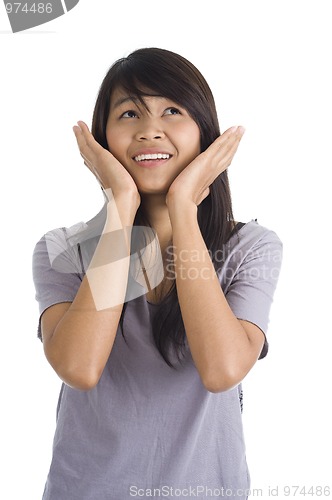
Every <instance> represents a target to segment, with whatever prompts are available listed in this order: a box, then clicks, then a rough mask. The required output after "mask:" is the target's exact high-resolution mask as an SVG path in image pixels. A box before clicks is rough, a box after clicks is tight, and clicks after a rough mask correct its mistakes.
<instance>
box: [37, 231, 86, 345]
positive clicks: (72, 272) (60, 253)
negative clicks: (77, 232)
mask: <svg viewBox="0 0 332 500" xmlns="http://www.w3.org/2000/svg"><path fill="white" fill-rule="evenodd" d="M80 266H81V263H80V256H79V247H78V246H77V245H75V246H70V245H69V244H68V241H67V238H66V232H65V230H62V229H56V230H53V231H50V232H49V233H46V235H44V236H43V237H42V238H41V239H40V240H39V241H38V243H37V244H36V246H35V249H34V252H33V259H32V272H33V281H34V285H35V290H36V295H35V297H36V300H37V301H38V304H39V313H40V318H41V315H42V314H43V312H44V311H45V310H46V309H47V308H49V307H50V306H52V305H54V304H59V303H61V302H72V301H73V300H74V298H75V296H76V294H77V291H78V289H79V287H80V285H81V282H82V279H83V273H82V269H81V267H80ZM38 337H39V338H40V339H41V325H40V319H39V324H38Z"/></svg>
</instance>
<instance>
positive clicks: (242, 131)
mask: <svg viewBox="0 0 332 500" xmlns="http://www.w3.org/2000/svg"><path fill="white" fill-rule="evenodd" d="M237 128H238V132H240V133H241V134H242V135H243V134H244V133H245V131H246V129H245V128H244V127H242V126H240V127H237Z"/></svg>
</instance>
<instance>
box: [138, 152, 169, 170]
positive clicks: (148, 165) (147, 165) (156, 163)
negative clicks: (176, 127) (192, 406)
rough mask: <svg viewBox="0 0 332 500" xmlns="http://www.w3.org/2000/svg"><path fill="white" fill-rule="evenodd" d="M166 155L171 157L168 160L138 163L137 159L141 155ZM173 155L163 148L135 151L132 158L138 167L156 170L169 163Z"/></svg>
mask: <svg viewBox="0 0 332 500" xmlns="http://www.w3.org/2000/svg"><path fill="white" fill-rule="evenodd" d="M158 153H161V154H166V155H169V158H166V159H159V160H141V161H136V160H135V157H136V156H139V155H151V154H158ZM172 156H173V155H172V153H170V152H169V151H166V150H165V149H161V148H144V149H138V150H137V151H135V154H134V155H133V156H132V160H133V161H134V162H135V164H136V165H137V166H138V167H143V168H155V167H160V166H162V165H164V164H165V163H167V162H168V161H169V160H171V159H172Z"/></svg>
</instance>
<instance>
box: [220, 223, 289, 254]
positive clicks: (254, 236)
mask: <svg viewBox="0 0 332 500" xmlns="http://www.w3.org/2000/svg"><path fill="white" fill-rule="evenodd" d="M282 248H283V244H282V241H281V239H280V238H279V236H278V235H277V234H276V232H275V231H273V230H271V229H268V228H267V227H264V226H262V225H260V224H259V223H258V222H257V220H251V221H249V222H247V223H245V224H243V225H242V227H241V228H240V229H239V230H238V231H236V232H235V233H234V234H233V235H232V236H231V237H230V239H229V240H228V242H227V243H226V245H225V248H224V251H223V254H224V257H225V259H229V258H230V257H231V258H233V259H236V260H243V259H244V258H245V257H246V256H248V254H253V253H254V254H257V253H266V252H273V253H274V254H275V253H279V256H280V258H281V256H282Z"/></svg>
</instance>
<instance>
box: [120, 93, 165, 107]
mask: <svg viewBox="0 0 332 500" xmlns="http://www.w3.org/2000/svg"><path fill="white" fill-rule="evenodd" d="M143 97H164V96H162V95H159V94H146V95H144V96H143ZM166 99H167V97H166ZM126 102H132V103H134V104H136V106H138V105H139V104H142V103H141V101H140V100H139V99H137V98H135V97H129V96H126V97H120V99H118V100H117V101H115V103H114V104H113V106H112V109H113V110H114V109H116V108H118V107H119V106H121V104H124V103H126ZM145 106H146V104H145ZM146 108H147V109H148V107H147V106H146Z"/></svg>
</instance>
